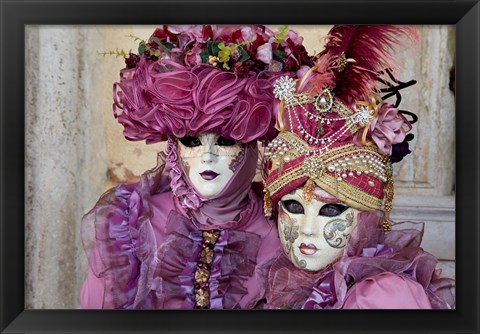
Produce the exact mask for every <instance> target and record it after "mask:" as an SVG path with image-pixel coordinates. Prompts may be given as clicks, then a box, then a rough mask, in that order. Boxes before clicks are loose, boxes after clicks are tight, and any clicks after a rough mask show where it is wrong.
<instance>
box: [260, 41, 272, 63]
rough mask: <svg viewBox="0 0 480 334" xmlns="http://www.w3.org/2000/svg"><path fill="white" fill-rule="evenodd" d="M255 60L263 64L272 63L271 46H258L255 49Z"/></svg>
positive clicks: (268, 44) (267, 44)
mask: <svg viewBox="0 0 480 334" xmlns="http://www.w3.org/2000/svg"><path fill="white" fill-rule="evenodd" d="M257 59H258V60H260V61H262V62H264V63H265V64H270V63H271V62H272V44H270V43H265V44H263V45H260V46H259V47H258V49H257Z"/></svg>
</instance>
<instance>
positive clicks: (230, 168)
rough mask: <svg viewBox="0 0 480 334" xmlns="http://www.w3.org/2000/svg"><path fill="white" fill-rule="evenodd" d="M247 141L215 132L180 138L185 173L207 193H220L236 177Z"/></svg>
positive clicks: (198, 190)
mask: <svg viewBox="0 0 480 334" xmlns="http://www.w3.org/2000/svg"><path fill="white" fill-rule="evenodd" d="M244 149H245V144H243V143H240V142H237V141H235V140H231V139H227V138H225V137H222V136H220V135H217V134H214V133H201V134H199V135H196V136H185V137H183V138H179V139H178V154H179V157H180V164H181V166H182V169H183V172H184V175H186V176H187V177H188V178H189V179H190V182H191V184H192V185H193V187H194V188H195V190H196V191H197V192H198V193H199V194H200V195H201V196H204V197H207V198H208V197H213V196H215V195H218V194H219V193H220V192H221V191H222V190H223V189H224V188H225V186H226V185H227V183H228V181H229V180H230V179H231V178H232V176H233V173H234V172H235V169H236V167H237V164H238V162H240V161H241V159H242V158H243V154H244Z"/></svg>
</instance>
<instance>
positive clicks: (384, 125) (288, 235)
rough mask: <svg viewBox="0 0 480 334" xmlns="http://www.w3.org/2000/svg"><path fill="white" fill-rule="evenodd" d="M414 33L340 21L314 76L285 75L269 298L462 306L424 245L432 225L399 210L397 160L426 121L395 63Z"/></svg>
mask: <svg viewBox="0 0 480 334" xmlns="http://www.w3.org/2000/svg"><path fill="white" fill-rule="evenodd" d="M405 36H407V37H411V38H412V39H414V40H415V39H416V32H415V30H413V29H412V28H408V27H400V26H335V27H333V28H332V30H331V31H330V32H329V34H328V36H327V39H326V45H325V50H324V51H322V52H321V53H320V54H319V55H318V56H317V57H316V62H315V66H314V67H313V68H312V69H311V70H310V71H309V72H307V74H306V75H305V76H304V77H302V78H300V79H299V80H295V78H290V77H288V76H284V77H282V78H280V79H278V80H277V81H276V83H275V84H274V92H275V96H276V97H277V98H278V99H279V100H280V101H281V104H279V110H278V115H279V116H278V122H277V128H278V129H279V130H280V133H279V135H278V136H277V137H276V138H275V139H274V140H273V141H272V142H271V143H270V144H269V145H268V148H267V150H266V152H265V160H264V161H265V172H266V175H265V188H266V189H265V211H266V213H267V214H268V215H273V216H274V217H275V219H276V220H277V224H278V232H279V236H280V240H281V243H282V246H283V247H282V248H283V251H284V252H283V253H282V254H281V255H280V256H278V258H277V259H276V260H275V261H274V263H273V265H272V267H271V269H270V271H269V277H268V288H267V295H266V304H265V305H263V307H265V308H270V309H283V308H289V309H290V308H293V309H342V308H343V309H405V308H410V309H418V308H421V309H430V308H435V309H449V308H454V307H455V300H454V295H453V288H454V281H453V280H451V279H445V278H440V271H439V270H436V265H437V259H436V258H435V257H434V256H433V255H431V254H429V253H427V252H425V251H423V249H422V248H421V247H420V243H421V241H422V235H423V224H421V223H412V222H404V223H392V222H391V221H390V218H389V214H390V211H391V208H392V201H393V175H392V174H393V173H392V163H394V162H398V161H400V160H401V159H402V158H403V157H404V156H405V155H406V154H408V153H409V152H410V151H409V150H408V143H407V141H408V140H410V139H411V137H412V136H413V135H410V134H409V135H407V133H408V132H409V131H410V130H411V128H412V123H413V122H414V121H415V120H416V116H415V115H414V114H412V113H410V112H406V111H399V110H398V109H397V107H398V103H399V102H400V101H399V99H398V96H399V95H398V94H399V93H398V86H395V85H396V84H398V83H400V82H399V81H398V80H397V79H395V77H393V74H392V71H391V70H390V68H392V66H393V64H392V57H391V53H392V50H393V47H394V46H396V45H400V41H401V40H402V39H401V38H403V37H405ZM384 69H387V70H384ZM380 83H382V85H380ZM413 83H414V82H413V81H412V82H410V83H400V84H401V86H408V85H410V84H413ZM399 86H400V85H399ZM387 95H397V102H396V104H397V105H393V104H391V103H388V102H385V101H383V100H384V99H386V98H388V96H387ZM405 115H410V117H411V119H410V120H408V119H407V118H406V117H405ZM410 117H409V118H410ZM402 227H403V228H402Z"/></svg>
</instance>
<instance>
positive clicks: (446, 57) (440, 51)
mask: <svg viewBox="0 0 480 334" xmlns="http://www.w3.org/2000/svg"><path fill="white" fill-rule="evenodd" d="M155 27H156V26H69V27H67V26H28V27H27V28H26V40H25V46H26V59H25V61H26V62H25V64H26V65H25V66H26V67H25V69H26V71H25V72H26V77H25V79H26V81H25V82H26V85H25V87H26V101H25V106H26V124H25V126H26V134H25V140H26V155H25V166H26V167H25V187H26V189H25V192H26V201H25V260H26V261H25V266H26V267H25V272H26V275H25V295H26V297H25V307H26V308H31V309H52V308H59V309H64V308H67V309H68V308H70V309H74V308H77V307H78V306H79V305H78V296H79V291H80V287H81V284H82V282H83V279H84V277H85V272H86V259H85V254H84V252H83V250H82V245H81V242H80V233H79V231H80V220H81V217H82V215H83V214H85V213H86V212H87V211H88V210H89V209H91V208H92V207H93V205H94V203H95V202H96V200H97V199H98V197H99V196H100V195H101V194H102V193H103V192H104V191H105V190H106V189H107V188H110V187H111V186H113V185H116V184H118V183H122V182H130V181H133V180H136V179H138V177H139V176H140V175H141V174H142V173H143V172H144V171H145V170H147V169H150V168H151V167H153V166H154V165H155V162H156V155H157V152H158V151H160V150H163V149H164V145H163V144H155V145H145V144H144V143H142V142H131V141H127V140H125V138H124V137H123V135H122V130H123V129H122V126H121V125H119V124H118V123H117V122H116V120H115V119H114V117H113V113H112V84H113V82H115V81H117V80H118V78H119V76H118V75H119V70H120V69H121V68H123V67H124V61H123V59H122V58H121V57H118V58H117V57H115V56H102V55H100V54H99V53H100V52H103V51H107V50H115V49H116V48H118V49H123V50H125V51H128V50H129V49H133V50H134V49H135V48H136V47H137V45H138V42H135V41H134V39H133V38H131V37H128V35H130V34H131V35H134V36H138V37H140V38H142V39H145V38H147V37H148V36H149V35H150V33H151V32H152V31H153V30H154V28H155ZM330 27H331V26H291V28H293V29H295V30H297V31H298V32H299V33H300V35H302V36H304V38H305V45H306V47H307V50H309V53H310V54H313V53H314V52H318V51H320V50H321V48H322V47H321V45H322V43H321V36H324V35H325V33H326V32H327V31H328V29H329V28H330ZM272 28H275V26H272ZM419 31H420V37H421V42H420V44H419V45H418V46H417V47H410V48H403V49H401V50H399V51H398V54H399V55H400V62H399V65H400V67H401V68H402V69H403V71H402V75H401V77H400V78H399V79H400V80H402V81H408V80H410V79H416V80H417V81H418V84H417V85H415V86H413V87H411V88H408V89H406V90H405V91H402V97H403V102H402V108H403V109H407V110H411V111H414V112H415V113H417V115H418V116H419V118H420V120H419V122H418V123H417V124H415V125H414V130H413V132H414V133H415V139H414V141H413V142H412V143H411V146H412V147H413V153H412V154H411V155H410V156H408V157H407V158H406V159H405V161H402V162H401V163H400V164H398V165H397V166H395V170H394V172H395V175H396V180H397V181H396V188H395V191H396V197H395V209H394V211H393V212H392V217H393V218H394V219H395V220H398V221H402V220H410V221H424V222H425V237H424V242H423V244H422V246H423V247H424V248H425V249H426V250H427V251H430V252H432V253H433V254H434V255H436V256H437V257H439V258H440V259H441V260H442V261H441V263H440V264H439V267H441V268H443V270H444V274H445V275H446V276H448V277H455V248H454V244H455V215H454V213H455V205H454V203H455V201H454V185H455V170H454V166H455V137H454V126H455V108H454V95H453V93H452V91H450V89H449V76H450V70H451V68H452V67H453V66H454V48H455V31H454V27H453V26H420V27H419Z"/></svg>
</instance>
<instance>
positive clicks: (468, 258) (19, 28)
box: [0, 0, 480, 333]
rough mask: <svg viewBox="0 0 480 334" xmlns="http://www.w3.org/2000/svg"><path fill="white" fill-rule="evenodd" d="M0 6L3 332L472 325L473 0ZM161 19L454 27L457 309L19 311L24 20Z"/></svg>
mask: <svg viewBox="0 0 480 334" xmlns="http://www.w3.org/2000/svg"><path fill="white" fill-rule="evenodd" d="M0 15H1V16H0V22H1V36H0V50H1V55H0V61H1V68H0V73H1V90H0V103H1V105H0V107H1V111H0V126H1V128H0V149H1V151H0V156H1V165H0V182H1V183H0V199H1V200H0V215H1V216H0V217H1V223H0V237H1V240H0V331H1V333H33V332H35V333H63V332H65V333H67V332H68V333H97V332H101V333H140V332H156V333H177V332H181V333H226V332H228V333H257V332H258V333H440V332H441V333H478V332H479V328H480V326H479V320H478V314H479V313H480V312H479V300H480V298H479V287H478V286H479V263H480V259H479V253H480V252H479V249H480V248H479V245H480V242H478V241H479V240H480V235H479V226H478V223H479V219H478V218H479V215H478V213H479V209H478V204H479V203H480V201H479V196H478V195H479V188H480V187H479V172H478V171H479V168H480V166H479V151H480V150H479V133H480V132H479V126H480V122H479V120H480V116H479V115H480V110H479V106H480V104H479V95H480V94H479V92H480V87H479V77H480V66H479V63H480V52H479V50H480V46H479V41H480V4H479V3H478V0H460V1H450V0H424V1H421V0H417V1H399V0H395V1H386V0H384V1H382V0H362V1H355V0H341V1H333V0H329V1H318V0H317V1H307V0H299V1H270V0H263V1H253V0H249V1H240V0H236V1H229V2H227V1H218V0H217V1H215V0H209V1H206V0H204V1H192V0H189V1H188V0H176V1H173V0H172V1H147V0H142V1H122V0H112V1H110V0H100V1H90V0H80V1H66V0H49V1H47V0H38V1H34V0H30V1H28V0H27V1H20V0H0ZM158 23H170V24H173V23H190V24H197V23H225V24H227V23H242V24H244V23H262V24H335V23H352V24H362V23H378V24H382V23H389V24H454V25H456V50H457V53H456V63H457V64H456V85H457V87H456V116H455V117H456V130H457V131H456V145H457V156H456V157H455V158H456V173H457V174H456V175H457V180H456V235H457V237H456V240H457V241H456V259H457V267H456V279H457V288H456V298H457V307H456V310H453V311H452V310H450V311H411V310H406V311H386V310H382V311H373V310H369V311H288V310H285V311H247V310H245V311H213V310H212V311H200V310H196V311H166V310H162V311H109V310H104V311H88V310H24V274H25V268H24V263H25V259H24V220H25V218H24V215H25V213H24V198H25V190H24V185H25V182H24V153H25V126H24V124H25V114H24V103H25V98H24V85H25V84H24V77H25V70H24V59H25V52H24V45H25V25H29V24H158ZM419 113H421V111H419ZM452 158H453V157H452Z"/></svg>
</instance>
